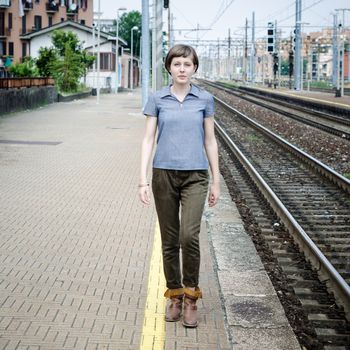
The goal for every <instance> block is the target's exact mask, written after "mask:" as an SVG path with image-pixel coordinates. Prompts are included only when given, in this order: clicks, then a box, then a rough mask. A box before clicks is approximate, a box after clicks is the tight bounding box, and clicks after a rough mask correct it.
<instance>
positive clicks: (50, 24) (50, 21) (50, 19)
mask: <svg viewBox="0 0 350 350" xmlns="http://www.w3.org/2000/svg"><path fill="white" fill-rule="evenodd" d="M49 27H52V16H49Z"/></svg>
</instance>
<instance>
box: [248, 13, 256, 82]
mask: <svg viewBox="0 0 350 350" xmlns="http://www.w3.org/2000/svg"><path fill="white" fill-rule="evenodd" d="M249 70H250V81H251V83H252V84H255V12H254V11H253V14H252V46H251V49H250V69H249Z"/></svg>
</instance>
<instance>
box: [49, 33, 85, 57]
mask: <svg viewBox="0 0 350 350" xmlns="http://www.w3.org/2000/svg"><path fill="white" fill-rule="evenodd" d="M51 40H52V44H53V46H54V47H55V49H56V50H57V52H58V54H59V55H60V56H64V55H65V52H66V44H67V43H68V45H69V46H70V48H71V50H72V51H73V52H75V53H79V52H81V51H82V50H83V48H82V43H81V42H79V39H78V36H77V35H76V34H75V33H73V32H71V31H69V32H65V31H63V30H55V31H54V32H53V34H52V37H51Z"/></svg>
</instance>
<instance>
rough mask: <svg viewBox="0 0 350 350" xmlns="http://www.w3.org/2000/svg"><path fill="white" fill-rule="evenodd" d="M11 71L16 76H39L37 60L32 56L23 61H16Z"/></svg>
mask: <svg viewBox="0 0 350 350" xmlns="http://www.w3.org/2000/svg"><path fill="white" fill-rule="evenodd" d="M10 72H11V73H12V74H13V75H14V76H15V77H28V78H33V77H38V76H39V70H38V68H37V67H36V65H35V60H34V59H32V58H31V57H27V58H26V59H25V60H24V62H22V63H16V64H14V65H13V66H11V67H10Z"/></svg>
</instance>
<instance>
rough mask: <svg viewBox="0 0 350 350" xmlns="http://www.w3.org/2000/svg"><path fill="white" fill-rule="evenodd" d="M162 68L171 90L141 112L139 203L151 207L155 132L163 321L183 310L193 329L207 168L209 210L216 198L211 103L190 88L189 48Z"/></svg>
mask: <svg viewBox="0 0 350 350" xmlns="http://www.w3.org/2000/svg"><path fill="white" fill-rule="evenodd" d="M165 68H166V69H167V71H168V72H169V73H170V75H171V76H172V83H171V85H170V86H166V87H164V88H162V89H161V90H159V91H157V92H155V93H154V94H153V95H151V96H150V97H149V99H148V101H147V104H146V106H145V108H144V111H143V112H144V114H145V115H146V116H147V119H146V131H145V136H144V138H143V142H142V149H141V175H140V183H139V185H138V186H139V197H140V200H141V202H142V203H144V204H147V205H148V204H150V198H151V197H150V189H149V183H148V181H147V167H148V164H149V161H150V158H151V155H152V150H153V146H154V140H155V135H156V131H157V128H158V138H157V148H156V153H155V156H154V159H153V176H152V191H153V196H154V200H155V205H156V210H157V214H158V220H159V226H160V231H161V238H162V253H163V264H164V275H165V279H166V283H167V288H168V289H167V291H166V292H165V294H164V296H165V297H167V298H169V299H170V302H169V303H168V305H167V309H166V315H165V320H166V321H168V322H174V321H178V320H179V319H180V318H181V315H182V308H183V322H182V323H183V325H184V326H185V327H197V325H198V321H197V311H196V310H197V306H196V300H197V299H198V298H201V297H202V292H201V290H200V288H199V287H198V278H199V265H200V250H199V231H200V225H201V217H202V214H203V208H204V204H205V199H206V196H207V192H208V184H209V174H208V165H210V170H211V175H212V179H211V183H210V189H209V197H208V204H209V206H210V207H211V206H214V205H215V204H216V203H217V201H218V198H219V195H220V183H219V181H220V179H219V176H220V175H219V166H218V147H217V142H216V139H215V134H214V118H213V116H214V99H213V97H212V96H211V95H210V94H209V93H208V92H206V91H204V90H202V89H199V88H198V87H197V86H195V85H192V84H191V77H192V76H193V74H195V72H196V71H197V69H198V57H197V54H196V52H195V50H194V49H193V48H192V47H191V46H187V45H175V46H174V47H173V48H171V49H170V51H169V52H168V54H167V57H166V59H165ZM208 161H209V164H208ZM180 248H181V251H182V272H181V267H180V257H179V253H180Z"/></svg>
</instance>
